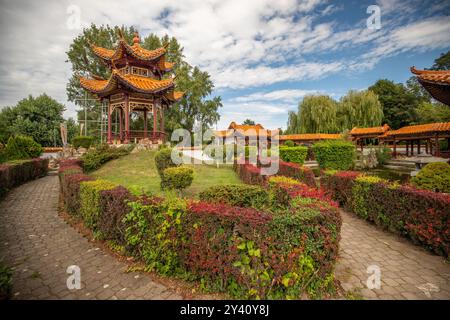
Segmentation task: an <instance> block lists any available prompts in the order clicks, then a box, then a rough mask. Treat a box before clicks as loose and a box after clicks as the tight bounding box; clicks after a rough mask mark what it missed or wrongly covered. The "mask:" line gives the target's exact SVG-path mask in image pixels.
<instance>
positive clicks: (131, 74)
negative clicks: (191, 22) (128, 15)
mask: <svg viewBox="0 0 450 320" xmlns="http://www.w3.org/2000/svg"><path fill="white" fill-rule="evenodd" d="M119 36H120V37H119V41H118V45H117V47H116V48H115V49H107V48H102V47H98V46H96V45H94V44H91V49H92V52H94V53H95V55H96V56H98V57H99V58H100V59H101V60H102V61H103V62H104V63H105V64H106V65H107V66H108V67H109V68H110V70H111V75H110V77H109V79H102V78H99V77H97V76H95V75H92V78H86V77H82V76H80V77H79V81H80V84H81V86H82V87H83V88H84V89H86V90H87V91H89V92H90V93H91V94H93V95H94V96H95V97H97V98H98V99H99V100H100V101H101V102H102V103H103V102H105V101H106V102H107V104H108V132H107V141H108V143H112V141H113V133H112V113H113V112H114V111H115V110H117V112H118V114H119V131H118V135H117V136H116V137H114V138H115V139H117V140H118V141H120V142H121V143H129V142H130V140H131V139H133V138H134V139H142V138H150V139H151V140H152V141H153V142H161V141H164V140H166V134H165V132H164V110H165V109H166V108H168V107H170V105H171V104H172V103H174V102H176V101H178V100H180V99H181V98H182V97H183V93H182V92H179V91H175V83H174V78H173V77H170V72H171V71H172V70H173V64H172V63H170V62H168V61H166V53H167V48H166V46H164V47H161V48H158V49H155V50H147V49H144V48H142V47H141V46H140V44H139V42H140V40H139V35H138V33H137V32H135V36H134V39H133V45H130V44H128V43H127V42H126V40H125V38H124V36H123V34H122V32H119ZM136 111H137V112H142V114H143V118H144V128H143V130H142V131H131V130H130V114H131V112H136ZM148 112H150V113H153V132H152V134H151V135H149V134H148V132H147V113H148ZM158 123H159V126H158Z"/></svg>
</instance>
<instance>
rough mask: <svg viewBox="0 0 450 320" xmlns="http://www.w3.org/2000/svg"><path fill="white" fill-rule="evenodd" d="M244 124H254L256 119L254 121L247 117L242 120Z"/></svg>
mask: <svg viewBox="0 0 450 320" xmlns="http://www.w3.org/2000/svg"><path fill="white" fill-rule="evenodd" d="M242 124H244V125H248V126H254V125H255V124H256V123H255V121H253V120H251V119H245V120H244V122H242Z"/></svg>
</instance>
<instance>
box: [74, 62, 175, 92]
mask: <svg viewBox="0 0 450 320" xmlns="http://www.w3.org/2000/svg"><path fill="white" fill-rule="evenodd" d="M79 80H80V84H81V86H82V87H83V88H85V89H86V90H88V91H90V92H92V93H95V94H108V93H109V92H111V91H112V90H114V89H116V88H117V87H118V85H119V84H121V85H123V86H126V87H128V88H130V89H132V90H133V91H136V92H140V93H157V92H161V91H164V90H168V89H172V88H173V87H174V86H175V84H174V82H173V79H163V80H157V79H152V78H148V77H144V76H137V75H130V74H125V75H123V74H121V73H119V72H118V71H117V69H113V72H112V74H111V77H110V78H109V79H108V80H105V79H88V78H85V77H81V76H80V77H79ZM180 95H181V96H182V93H178V92H177V93H173V94H172V96H173V97H174V98H175V97H180Z"/></svg>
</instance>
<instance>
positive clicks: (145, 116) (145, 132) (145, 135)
mask: <svg viewBox="0 0 450 320" xmlns="http://www.w3.org/2000/svg"><path fill="white" fill-rule="evenodd" d="M144 138H147V109H144Z"/></svg>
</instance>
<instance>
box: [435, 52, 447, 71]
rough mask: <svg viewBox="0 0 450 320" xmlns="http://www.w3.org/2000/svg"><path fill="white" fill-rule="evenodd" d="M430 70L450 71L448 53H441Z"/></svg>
mask: <svg viewBox="0 0 450 320" xmlns="http://www.w3.org/2000/svg"><path fill="white" fill-rule="evenodd" d="M431 70H450V51H447V53H441V55H440V57H439V58H437V59H435V60H434V63H433V65H432V66H431Z"/></svg>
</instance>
